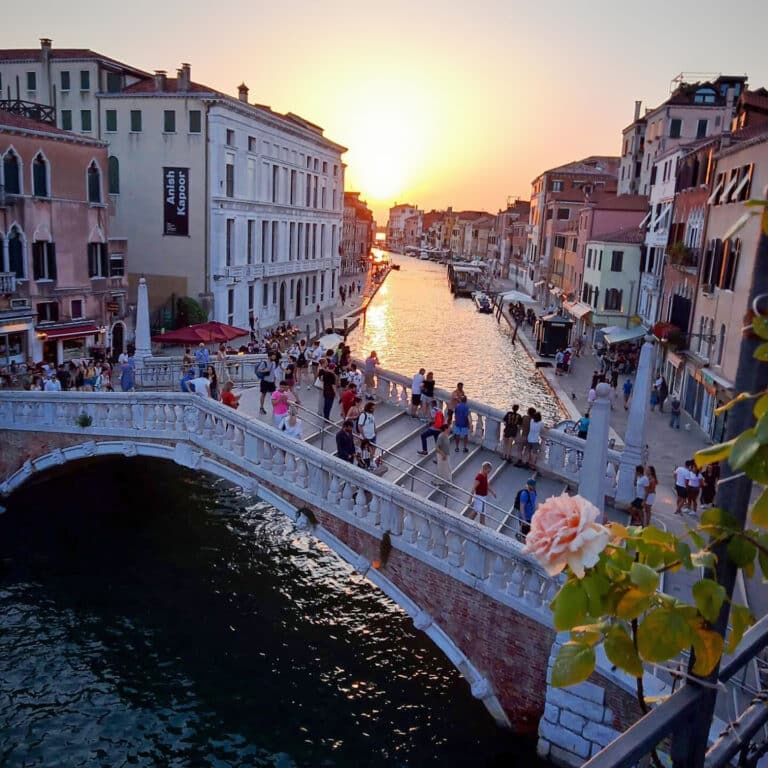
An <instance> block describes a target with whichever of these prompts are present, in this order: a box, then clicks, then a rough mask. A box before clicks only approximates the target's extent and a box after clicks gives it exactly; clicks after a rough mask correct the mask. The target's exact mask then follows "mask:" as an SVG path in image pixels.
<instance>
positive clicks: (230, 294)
mask: <svg viewBox="0 0 768 768" xmlns="http://www.w3.org/2000/svg"><path fill="white" fill-rule="evenodd" d="M227 322H228V323H229V325H234V324H235V289H234V288H230V289H229V290H228V291H227Z"/></svg>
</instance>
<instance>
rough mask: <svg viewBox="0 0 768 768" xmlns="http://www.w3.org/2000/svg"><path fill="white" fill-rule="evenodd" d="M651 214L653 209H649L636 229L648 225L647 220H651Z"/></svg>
mask: <svg viewBox="0 0 768 768" xmlns="http://www.w3.org/2000/svg"><path fill="white" fill-rule="evenodd" d="M652 213H653V208H651V210H650V211H648V213H646V214H645V218H644V219H643V220H642V221H641V222H640V223H639V224H638V225H637V228H638V229H642V228H643V227H644V226H645V225H646V224H647V223H648V219H650V218H651V214H652Z"/></svg>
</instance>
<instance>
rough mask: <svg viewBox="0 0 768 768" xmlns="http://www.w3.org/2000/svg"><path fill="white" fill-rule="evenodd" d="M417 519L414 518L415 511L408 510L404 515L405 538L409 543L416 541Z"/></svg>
mask: <svg viewBox="0 0 768 768" xmlns="http://www.w3.org/2000/svg"><path fill="white" fill-rule="evenodd" d="M414 524H415V521H414V519H413V513H412V512H411V511H406V512H405V515H404V517H403V534H402V535H403V539H404V540H405V541H407V542H408V543H409V544H413V542H414V541H416V528H415V527H414Z"/></svg>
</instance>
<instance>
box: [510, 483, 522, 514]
mask: <svg viewBox="0 0 768 768" xmlns="http://www.w3.org/2000/svg"><path fill="white" fill-rule="evenodd" d="M523 491H525V488H521V489H520V490H519V491H518V492H517V495H516V496H515V503H514V504H513V505H512V509H516V510H517V511H518V512H519V511H520V498H521V496H522V495H523Z"/></svg>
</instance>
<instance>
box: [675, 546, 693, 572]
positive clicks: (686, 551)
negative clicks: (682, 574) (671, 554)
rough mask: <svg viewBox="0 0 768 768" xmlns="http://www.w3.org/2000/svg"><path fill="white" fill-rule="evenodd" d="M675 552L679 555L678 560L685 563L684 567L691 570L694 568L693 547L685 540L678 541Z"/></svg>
mask: <svg viewBox="0 0 768 768" xmlns="http://www.w3.org/2000/svg"><path fill="white" fill-rule="evenodd" d="M675 554H676V555H677V558H678V560H680V562H681V563H682V564H683V567H684V568H686V569H687V570H689V571H690V570H691V569H692V568H693V563H692V562H691V548H690V547H689V546H688V545H687V544H686V543H685V542H684V541H678V542H677V546H676V547H675Z"/></svg>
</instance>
